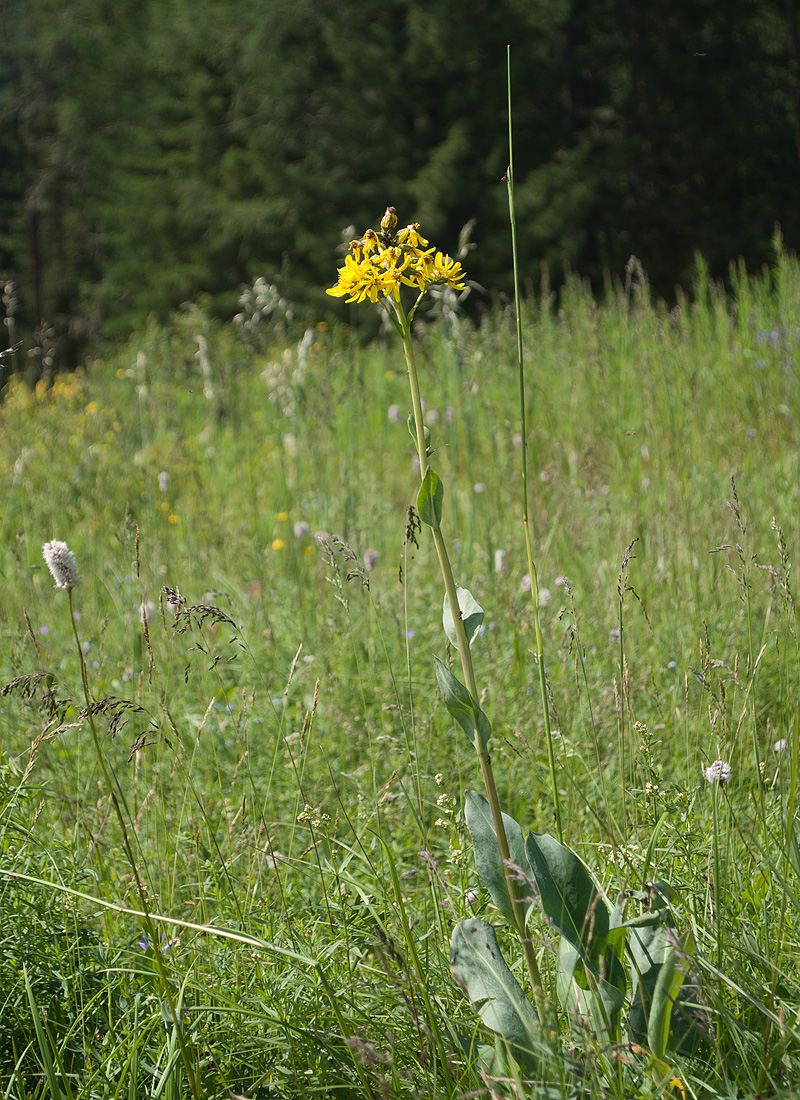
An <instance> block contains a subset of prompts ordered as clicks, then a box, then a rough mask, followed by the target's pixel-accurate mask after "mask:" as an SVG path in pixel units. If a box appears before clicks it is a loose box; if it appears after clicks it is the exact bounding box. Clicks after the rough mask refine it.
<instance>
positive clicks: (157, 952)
mask: <svg viewBox="0 0 800 1100" xmlns="http://www.w3.org/2000/svg"><path fill="white" fill-rule="evenodd" d="M68 595H69V617H70V622H71V623H72V633H73V635H74V636H75V644H76V646H77V647H78V657H79V658H80V664H81V683H82V686H83V697H84V699H85V701H86V716H87V718H88V720H89V729H90V730H91V733H92V741H93V742H94V748H95V752H96V754H97V761H98V763H99V765H100V771H101V772H102V773H103V781H104V782H105V785H106V787H107V788H108V792H109V794H110V796H111V802H112V804H113V806H114V812H115V813H116V815H117V821H118V823H119V828H120V833H121V835H122V847H123V848H124V850H125V856H126V858H127V860H128V863H129V864H130V868H131V872H132V873H133V880H134V882H135V884H136V892H137V894H138V895H139V902H140V904H141V906H142V920H143V922H144V925H145V928H146V930H147V934H148V936H149V937H150V942H151V943H152V945H153V954H154V957H155V960H156V966H157V968H158V973H159V977H160V978H161V983H162V985H163V987H164V996H165V998H166V1002H167V1007H168V1009H169V1014H170V1017H171V1018H172V1023H173V1025H174V1027H175V1035H176V1038H177V1040H178V1046H179V1047H180V1051H181V1060H182V1061H183V1068H184V1069H185V1070H186V1078H187V1080H188V1082H189V1087H190V1088H191V1090H192V1095H193V1096H194V1098H195V1100H201V1093H200V1090H199V1088H198V1084H197V1079H196V1077H195V1075H194V1071H193V1070H192V1064H191V1059H190V1057H189V1049H188V1047H187V1046H186V1040H185V1039H184V1036H183V1028H182V1027H181V1022H180V1018H179V1016H178V1010H177V1008H176V1006H175V998H174V997H173V996H172V989H171V986H170V982H169V978H168V976H167V969H166V967H165V966H164V959H163V957H162V954H161V947H160V944H159V942H158V937H157V936H156V929H155V925H154V924H153V921H152V919H151V917H150V907H149V905H148V904H147V894H146V892H145V889H144V884H143V883H142V880H141V878H140V876H139V868H138V866H137V864H136V858H135V856H134V854H133V848H132V847H131V843H130V838H129V837H128V830H127V827H126V825H125V817H124V815H123V813H122V807H121V806H120V804H119V799H118V798H117V794H116V791H115V790H114V784H113V782H112V779H111V775H110V773H109V770H108V765H107V764H106V760H105V756H104V755H103V750H102V747H101V745H100V738H99V737H98V736H97V728H96V726H95V724H94V714H93V713H92V696H91V692H90V691H89V676H88V673H87V670H86V658H85V657H84V655H83V646H82V645H81V640H80V637H79V635H78V627H77V625H76V621H75V609H74V607H73V602H72V589H71V588H70V589H69V590H68Z"/></svg>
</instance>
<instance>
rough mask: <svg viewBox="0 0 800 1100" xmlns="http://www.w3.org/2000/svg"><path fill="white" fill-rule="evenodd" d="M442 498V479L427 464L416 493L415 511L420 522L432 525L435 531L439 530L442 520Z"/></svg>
mask: <svg viewBox="0 0 800 1100" xmlns="http://www.w3.org/2000/svg"><path fill="white" fill-rule="evenodd" d="M443 499H444V486H443V485H442V479H441V478H440V477H439V475H438V474H437V473H435V472H434V471H433V470H432V469H431V468H430V466H429V467H428V471H427V473H426V474H425V477H424V478H423V479H422V484H421V485H420V487H419V492H418V493H417V512H418V513H419V518H420V519H421V520H422V522H423V523H427V525H428V526H429V527H433V529H434V530H435V531H438V530H439V527H440V525H441V522H442V500H443Z"/></svg>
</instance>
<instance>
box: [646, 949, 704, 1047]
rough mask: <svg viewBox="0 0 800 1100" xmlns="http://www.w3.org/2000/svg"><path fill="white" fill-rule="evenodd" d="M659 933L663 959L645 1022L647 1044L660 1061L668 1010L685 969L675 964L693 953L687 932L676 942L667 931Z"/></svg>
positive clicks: (670, 1007)
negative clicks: (666, 943)
mask: <svg viewBox="0 0 800 1100" xmlns="http://www.w3.org/2000/svg"><path fill="white" fill-rule="evenodd" d="M662 932H663V933H664V938H665V940H666V939H668V940H669V943H668V945H667V946H666V950H665V951H664V960H663V962H662V963H661V965H660V966H658V968H657V978H656V982H655V985H654V987H653V994H652V999H651V1002H650V1015H649V1017H648V1020H647V1045H648V1049H649V1051H650V1053H651V1054H654V1055H655V1056H656V1058H663V1057H664V1053H665V1051H666V1049H667V1041H668V1039H669V1029H670V1021H671V1018H672V1009H673V1007H674V1005H675V1001H676V1000H677V997H678V993H679V992H680V988H681V986H682V985H683V981H684V978H685V977H686V970H685V969H684V968H682V967H681V966H680V965H679V963H682V962H685V960H686V957H687V955H689V954H691V952H692V951H693V950H694V937H693V936H692V933H691V930H689V931H686V932H684V934H683V935H682V936H681V938H680V940H678V939H677V938H676V937H675V934H674V933H672V934H670V933H669V932H668V930H667V929H662Z"/></svg>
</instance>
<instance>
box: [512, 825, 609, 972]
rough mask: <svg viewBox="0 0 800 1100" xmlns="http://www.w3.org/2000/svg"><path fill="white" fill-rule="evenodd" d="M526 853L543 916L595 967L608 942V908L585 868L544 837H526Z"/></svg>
mask: <svg viewBox="0 0 800 1100" xmlns="http://www.w3.org/2000/svg"><path fill="white" fill-rule="evenodd" d="M525 850H526V852H527V855H528V863H529V865H530V868H531V871H532V873H533V877H534V878H535V879H536V885H537V886H538V887H539V895H540V897H541V904H542V909H543V910H544V912H545V915H546V916H548V917H549V918H550V920H551V921H552V922H553V926H554V927H555V928H556V930H557V931H558V932H560V934H561V935H562V936H563V937H564V938H565V939H566V940H568V941H569V942H570V943H571V944H572V946H573V947H575V948H577V949H578V951H579V952H580V954H581V956H582V957H583V958H584V959H585V960H586V961H587V962H588V963H590V964H591V965H593V966H595V967H596V966H597V962H598V960H599V958H600V955H601V954H602V952H603V951H604V950H605V946H606V941H607V938H608V929H609V916H608V906H607V905H606V902H605V899H604V897H603V895H602V894H601V893H600V891H599V890H598V889H597V887H596V886H595V884H594V882H593V881H592V877H591V875H590V874H589V872H588V871H587V869H586V867H585V865H584V864H583V862H582V861H581V860H580V859H579V858H578V856H576V855H575V853H574V852H572V851H570V849H569V848H565V847H564V845H563V844H559V842H558V841H557V840H555V839H554V838H553V837H551V836H548V835H547V834H546V833H528V836H527V838H526V840H525Z"/></svg>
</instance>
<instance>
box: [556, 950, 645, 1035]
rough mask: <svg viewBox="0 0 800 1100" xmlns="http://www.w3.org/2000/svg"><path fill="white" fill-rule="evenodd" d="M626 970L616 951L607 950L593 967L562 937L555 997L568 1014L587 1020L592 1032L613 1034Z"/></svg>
mask: <svg viewBox="0 0 800 1100" xmlns="http://www.w3.org/2000/svg"><path fill="white" fill-rule="evenodd" d="M627 984H628V983H627V978H626V976H625V967H624V966H623V965H622V963H621V962H620V960H619V958H618V956H617V953H616V951H615V950H614V948H613V947H611V946H610V945H609V946H607V947H606V950H605V952H604V953H603V957H602V959H601V960H600V966H599V967H594V966H592V965H591V964H590V963H588V962H587V961H586V959H585V958H583V957H582V956H581V954H580V952H579V951H578V949H577V948H575V947H573V945H572V944H571V943H569V941H568V940H566V939H565V938H564V937H563V936H562V938H561V941H560V943H559V951H558V981H557V986H558V997H559V1000H560V1001H561V1004H562V1005H563V1007H564V1008H565V1009H566V1010H567V1011H568V1012H570V1013H578V1014H580V1015H583V1016H586V1017H588V1019H589V1020H590V1022H591V1026H592V1029H593V1030H594V1031H597V1032H598V1033H610V1034H613V1033H614V1031H615V1030H616V1027H617V1021H618V1019H619V1014H620V1012H621V1011H622V1007H623V1005H624V1003H625V991H626V988H627Z"/></svg>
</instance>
